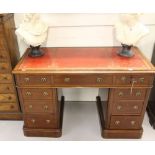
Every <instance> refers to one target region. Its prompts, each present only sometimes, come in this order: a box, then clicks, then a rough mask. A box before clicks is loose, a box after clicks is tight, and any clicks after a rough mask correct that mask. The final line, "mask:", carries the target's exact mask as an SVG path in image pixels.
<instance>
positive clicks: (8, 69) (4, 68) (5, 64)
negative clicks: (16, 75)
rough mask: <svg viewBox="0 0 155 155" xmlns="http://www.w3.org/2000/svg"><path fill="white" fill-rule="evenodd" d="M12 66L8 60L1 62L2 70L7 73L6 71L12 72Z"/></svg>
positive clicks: (0, 70)
mask: <svg viewBox="0 0 155 155" xmlns="http://www.w3.org/2000/svg"><path fill="white" fill-rule="evenodd" d="M10 71H11V67H10V65H9V64H8V63H6V62H0V72H1V73H5V72H10Z"/></svg>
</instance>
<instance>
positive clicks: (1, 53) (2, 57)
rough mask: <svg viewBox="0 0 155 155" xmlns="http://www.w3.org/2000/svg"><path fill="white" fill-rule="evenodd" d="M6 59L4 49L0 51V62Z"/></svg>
mask: <svg viewBox="0 0 155 155" xmlns="http://www.w3.org/2000/svg"><path fill="white" fill-rule="evenodd" d="M7 58H8V56H7V53H6V51H5V50H4V49H0V62H2V61H6V59H7Z"/></svg>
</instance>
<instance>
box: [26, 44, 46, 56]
mask: <svg viewBox="0 0 155 155" xmlns="http://www.w3.org/2000/svg"><path fill="white" fill-rule="evenodd" d="M44 53H45V52H44V51H43V50H41V49H40V46H31V45H30V52H29V54H28V56H30V57H40V56H43V55H44Z"/></svg>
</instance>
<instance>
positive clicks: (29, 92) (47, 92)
mask: <svg viewBox="0 0 155 155" xmlns="http://www.w3.org/2000/svg"><path fill="white" fill-rule="evenodd" d="M21 91H22V96H23V99H25V100H27V99H35V100H45V99H52V98H53V93H52V89H48V88H21Z"/></svg>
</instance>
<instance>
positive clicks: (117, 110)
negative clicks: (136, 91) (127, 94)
mask: <svg viewBox="0 0 155 155" xmlns="http://www.w3.org/2000/svg"><path fill="white" fill-rule="evenodd" d="M143 105H144V102H143V101H137V100H129V101H128V100H123V101H122V100H120V101H115V102H114V103H112V114H113V115H139V114H141V111H142V108H143Z"/></svg>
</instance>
